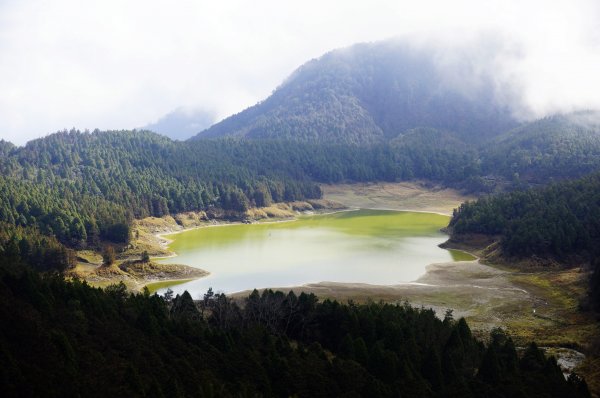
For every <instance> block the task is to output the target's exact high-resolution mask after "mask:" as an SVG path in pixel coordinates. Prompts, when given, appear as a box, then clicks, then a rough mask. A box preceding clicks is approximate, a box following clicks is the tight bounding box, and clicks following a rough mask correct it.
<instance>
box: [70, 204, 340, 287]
mask: <svg viewBox="0 0 600 398" xmlns="http://www.w3.org/2000/svg"><path fill="white" fill-rule="evenodd" d="M345 210H348V209H347V208H346V207H345V206H343V205H341V204H339V203H337V202H334V201H331V200H326V199H317V200H308V201H305V202H300V201H296V202H289V203H276V204H273V205H271V206H269V207H263V208H250V209H248V211H246V212H243V213H240V212H233V211H224V210H222V209H211V210H210V211H206V212H205V211H199V212H187V213H181V214H176V215H174V216H170V215H169V216H164V217H160V218H159V217H147V218H144V219H141V220H134V222H133V226H132V234H133V238H132V240H131V242H130V244H129V245H128V246H127V247H126V248H125V249H124V250H123V252H122V253H120V254H119V256H118V259H117V261H116V262H115V264H113V265H112V266H109V267H105V266H103V265H102V257H101V256H100V254H99V253H97V252H93V251H90V250H84V251H79V252H78V253H77V256H78V259H79V261H78V264H77V266H76V267H75V269H73V270H71V271H70V272H69V273H68V274H67V276H68V277H76V278H80V279H84V280H86V281H87V282H88V283H90V284H92V285H94V286H99V287H105V286H108V285H112V284H118V283H120V282H123V283H125V284H126V285H127V287H128V289H130V290H132V291H141V290H143V288H144V287H149V289H152V290H153V291H155V290H158V289H160V288H162V287H164V286H169V285H176V284H180V283H183V282H189V281H192V280H195V279H198V278H203V277H205V276H207V275H209V272H207V271H205V270H203V269H200V268H196V267H190V266H187V265H183V264H163V263H156V262H154V261H151V262H149V263H144V264H145V266H136V267H131V265H132V264H140V263H141V262H140V261H138V260H139V259H140V257H141V254H142V253H143V252H147V253H148V255H149V256H150V257H151V258H152V260H162V259H166V258H173V257H176V256H177V254H176V253H174V252H172V251H171V250H169V248H168V245H169V243H171V241H172V240H170V239H168V238H166V237H165V236H166V235H172V234H178V233H181V232H185V231H189V230H193V229H197V228H208V227H219V226H229V225H236V224H244V223H265V224H266V223H278V222H290V221H294V220H295V219H297V217H298V215H300V214H325V213H334V212H338V211H345Z"/></svg>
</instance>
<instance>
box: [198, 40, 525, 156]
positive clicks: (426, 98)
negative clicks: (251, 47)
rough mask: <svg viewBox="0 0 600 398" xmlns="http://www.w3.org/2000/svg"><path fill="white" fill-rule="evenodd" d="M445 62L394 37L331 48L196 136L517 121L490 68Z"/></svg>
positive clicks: (328, 137) (382, 137)
mask: <svg viewBox="0 0 600 398" xmlns="http://www.w3.org/2000/svg"><path fill="white" fill-rule="evenodd" d="M447 67H448V65H443V62H441V61H440V60H439V59H437V54H436V52H435V51H434V50H431V49H416V48H412V47H410V46H409V45H408V44H406V43H402V42H400V41H395V40H391V41H385V42H377V43H366V44H357V45H354V46H352V47H349V48H345V49H340V50H335V51H332V52H330V53H327V54H325V55H324V56H322V57H321V58H319V59H315V60H312V61H309V62H307V63H306V64H304V65H303V66H301V67H300V68H298V69H297V70H296V71H295V72H294V73H293V74H292V75H291V76H290V77H289V78H288V79H287V80H286V81H285V82H284V83H283V84H282V85H281V86H280V87H278V88H277V89H276V90H275V91H274V92H273V94H272V95H271V96H270V97H269V98H267V99H266V100H264V101H263V102H260V103H259V104H257V105H255V106H253V107H250V108H248V109H246V110H244V111H242V112H240V113H238V114H236V115H233V116H231V117H229V118H227V119H225V120H223V121H222V122H220V123H217V124H215V125H214V126H212V127H211V128H209V129H207V130H205V131H203V132H201V133H200V134H198V135H197V136H196V137H195V138H196V139H198V138H211V137H223V136H236V137H245V138H252V139H254V138H262V139H265V138H277V139H291V140H296V141H318V142H330V143H331V142H335V143H352V144H366V143H375V142H382V141H386V140H389V139H391V138H394V137H396V136H398V135H399V134H401V133H403V132H404V131H406V130H409V129H413V128H417V127H429V128H435V129H442V130H446V131H452V132H454V133H456V134H457V135H458V136H459V137H461V138H463V139H467V140H471V141H472V140H477V141H480V140H482V139H483V138H486V137H491V136H494V135H496V134H499V133H502V132H504V131H506V130H508V129H510V128H512V127H515V126H516V125H517V122H516V121H515V120H514V119H513V118H512V116H511V114H510V112H509V110H508V109H507V108H506V107H504V106H502V104H500V103H499V102H498V101H497V100H496V98H495V89H494V85H493V83H492V79H491V77H490V76H478V77H477V79H476V80H477V82H476V83H473V81H472V80H471V79H472V78H473V77H474V76H473V75H475V74H476V72H475V71H474V70H473V69H472V68H473V65H470V64H469V63H468V61H466V58H465V61H464V62H461V63H458V64H456V65H453V66H452V68H447ZM489 73H490V74H491V73H493V71H489ZM468 80H469V81H468ZM466 86H468V87H466Z"/></svg>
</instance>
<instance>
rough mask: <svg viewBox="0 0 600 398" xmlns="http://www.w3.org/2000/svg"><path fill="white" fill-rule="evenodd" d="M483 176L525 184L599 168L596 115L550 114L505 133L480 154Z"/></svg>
mask: <svg viewBox="0 0 600 398" xmlns="http://www.w3.org/2000/svg"><path fill="white" fill-rule="evenodd" d="M481 152H482V154H481V156H482V159H483V168H484V170H483V171H484V173H487V174H497V175H504V176H506V177H508V178H517V179H522V180H525V181H529V182H537V183H540V182H541V183H543V182H545V181H548V180H550V179H562V178H569V177H577V176H582V175H585V174H588V173H591V172H594V171H597V170H598V169H600V112H598V111H585V112H575V113H570V114H565V115H554V116H550V117H546V118H543V119H540V120H536V121H533V122H530V123H527V124H524V125H522V126H520V127H518V128H516V129H513V130H511V131H508V132H506V133H505V134H502V135H500V136H498V137H496V138H495V139H494V140H493V141H491V142H490V143H489V144H488V145H485V146H484V148H483V150H482V151H481Z"/></svg>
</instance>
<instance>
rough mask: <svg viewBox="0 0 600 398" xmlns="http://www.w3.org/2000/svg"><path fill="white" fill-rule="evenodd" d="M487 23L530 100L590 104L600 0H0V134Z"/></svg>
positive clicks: (136, 107)
mask: <svg viewBox="0 0 600 398" xmlns="http://www.w3.org/2000/svg"><path fill="white" fill-rule="evenodd" d="M482 35H484V36H485V35H493V36H494V37H496V38H501V41H502V42H503V43H505V44H504V45H503V48H504V50H503V52H502V53H501V54H499V55H497V56H496V57H495V58H494V64H495V66H497V67H498V68H499V69H498V73H497V79H498V84H500V85H510V86H511V87H513V88H515V87H516V88H518V89H519V92H520V93H521V95H522V98H523V102H524V104H525V105H527V109H526V111H527V112H529V113H528V114H533V115H536V116H541V115H544V114H546V113H549V112H556V111H569V110H573V109H579V108H600V1H595V0H589V1H583V0H582V1H577V0H567V1H562V0H552V1H548V0H546V1H527V0H520V1H512V0H510V1H509V0H497V1H485V0H475V1H467V0H452V1H448V0H442V1H431V0H420V1H415V0H410V1H404V0H389V1H387V0H370V1H354V0H330V1H327V0H319V1H315V0H302V1H297V0H286V1H281V0H264V1H263V0H253V1H247V0H246V1H244V0H212V1H205V0H196V1H184V0H169V1H167V0H164V1H163V0H100V1H96V0H87V1H83V0H46V1H44V0H0V138H4V139H6V140H9V141H12V142H14V143H17V144H23V143H25V142H26V141H27V140H30V139H32V138H35V137H39V136H42V135H45V134H47V133H50V132H54V131H57V130H61V129H63V128H71V127H76V128H79V129H86V128H88V129H90V130H91V129H94V128H100V129H121V128H123V129H126V128H134V127H139V126H143V125H146V124H148V123H150V122H153V121H155V120H157V119H158V118H159V117H160V116H162V115H164V114H166V113H168V112H170V111H172V110H173V109H175V108H178V107H180V106H183V107H187V108H189V109H194V108H196V109H198V108H205V109H208V110H211V111H214V112H216V113H217V115H218V116H219V117H220V118H223V117H225V116H228V115H230V114H232V113H236V112H239V111H241V110H242V109H244V108H246V107H248V106H250V105H253V104H254V103H256V102H257V101H259V100H262V99H264V98H265V97H267V96H268V95H269V94H270V93H271V91H272V90H273V89H274V88H275V87H276V86H277V85H278V84H279V83H281V82H282V80H283V79H285V77H287V76H288V75H289V74H290V73H291V72H292V71H293V70H294V69H295V68H296V67H298V66H299V65H301V64H302V63H304V62H306V61H307V60H309V59H311V58H315V57H318V56H320V55H321V54H323V53H325V52H327V51H329V50H331V49H334V48H337V47H344V46H348V45H351V44H353V43H356V42H363V41H375V40H381V39H385V38H389V37H394V36H406V37H410V38H412V39H413V40H415V38H419V40H421V39H422V38H426V40H425V41H429V42H435V43H438V44H439V43H443V44H444V45H445V46H447V47H448V48H455V47H456V46H461V45H463V44H464V43H469V42H473V41H476V40H477V39H478V38H479V37H481V36H482Z"/></svg>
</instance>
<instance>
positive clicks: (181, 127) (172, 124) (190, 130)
mask: <svg viewBox="0 0 600 398" xmlns="http://www.w3.org/2000/svg"><path fill="white" fill-rule="evenodd" d="M214 122H215V115H214V114H213V113H212V112H208V111H206V110H187V109H184V108H177V109H175V110H173V111H171V112H169V113H167V114H166V115H164V116H162V117H161V118H160V119H158V120H157V121H156V122H155V123H151V124H148V125H146V126H144V127H142V130H150V131H154V132H155V133H158V134H162V135H165V136H167V137H169V138H171V139H173V140H179V141H183V140H187V139H188V138H190V137H192V136H193V135H195V134H197V133H198V131H201V130H204V129H206V128H208V127H210V126H211V125H212V124H213V123H214Z"/></svg>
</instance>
